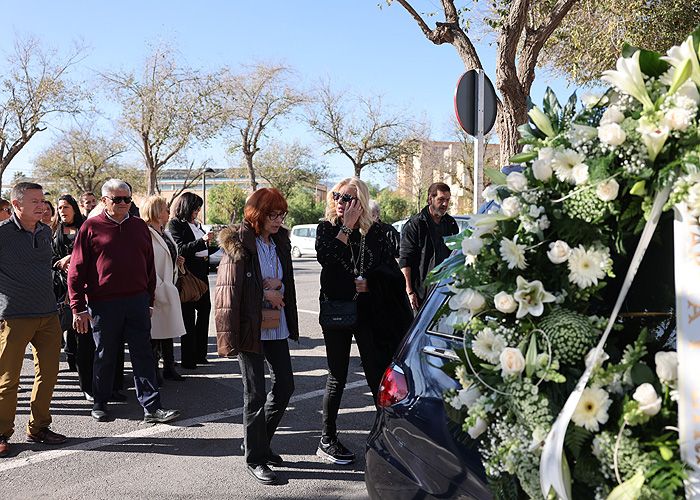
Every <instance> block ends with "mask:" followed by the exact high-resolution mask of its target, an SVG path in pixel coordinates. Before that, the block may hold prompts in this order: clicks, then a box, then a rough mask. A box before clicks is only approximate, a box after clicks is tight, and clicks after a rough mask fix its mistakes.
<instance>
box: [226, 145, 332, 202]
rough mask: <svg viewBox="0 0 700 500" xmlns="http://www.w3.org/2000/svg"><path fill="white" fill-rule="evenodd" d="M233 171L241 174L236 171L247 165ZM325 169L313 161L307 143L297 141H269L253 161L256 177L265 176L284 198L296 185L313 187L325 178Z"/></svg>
mask: <svg viewBox="0 0 700 500" xmlns="http://www.w3.org/2000/svg"><path fill="white" fill-rule="evenodd" d="M233 170H234V173H235V174H237V175H240V172H239V171H241V170H245V171H247V167H246V166H243V167H241V168H238V169H233ZM327 170H328V169H327V167H326V166H325V165H322V164H319V163H317V162H316V161H315V160H314V158H313V155H312V154H311V150H310V149H309V148H308V147H307V146H304V145H302V144H299V143H298V142H292V143H284V142H279V141H277V142H274V143H271V144H270V145H269V146H267V147H266V148H265V149H263V150H261V151H260V154H259V156H258V157H257V159H256V162H255V171H256V175H257V177H258V178H262V179H265V181H267V183H268V184H269V185H270V186H272V187H274V188H277V189H279V190H280V191H281V192H282V194H284V196H285V197H288V196H289V195H290V193H291V192H292V191H293V190H294V188H296V187H297V186H302V187H306V188H311V189H314V188H315V187H316V184H318V182H319V181H320V180H321V179H322V178H323V177H325V175H326V174H327Z"/></svg>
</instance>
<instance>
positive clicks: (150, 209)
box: [140, 194, 168, 224]
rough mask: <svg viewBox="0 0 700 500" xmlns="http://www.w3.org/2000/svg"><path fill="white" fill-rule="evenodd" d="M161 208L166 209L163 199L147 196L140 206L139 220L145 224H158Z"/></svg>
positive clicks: (165, 202) (156, 196) (166, 203)
mask: <svg viewBox="0 0 700 500" xmlns="http://www.w3.org/2000/svg"><path fill="white" fill-rule="evenodd" d="M163 207H165V208H168V202H167V201H165V198H163V197H162V196H158V195H155V194H154V195H152V196H149V197H148V198H146V201H144V202H143V205H141V210H140V212H141V218H142V219H143V220H144V221H145V222H146V223H147V224H159V223H160V221H159V220H158V219H159V218H160V212H161V211H162V210H163Z"/></svg>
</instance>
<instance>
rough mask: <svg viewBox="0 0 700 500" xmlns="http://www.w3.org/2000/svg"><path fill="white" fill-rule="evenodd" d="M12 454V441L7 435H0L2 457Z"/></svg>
mask: <svg viewBox="0 0 700 500" xmlns="http://www.w3.org/2000/svg"><path fill="white" fill-rule="evenodd" d="M9 454H10V443H8V442H7V438H6V437H5V436H0V458H2V457H6V456H7V455H9Z"/></svg>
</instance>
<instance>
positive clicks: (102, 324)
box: [88, 293, 161, 412]
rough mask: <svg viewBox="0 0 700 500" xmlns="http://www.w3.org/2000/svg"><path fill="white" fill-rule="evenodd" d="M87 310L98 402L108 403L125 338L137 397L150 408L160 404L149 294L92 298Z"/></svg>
mask: <svg viewBox="0 0 700 500" xmlns="http://www.w3.org/2000/svg"><path fill="white" fill-rule="evenodd" d="M88 312H89V313H90V316H92V336H93V338H94V339H95V362H94V367H93V378H92V390H93V397H94V398H95V403H96V404H105V403H107V401H108V400H109V396H110V395H111V394H112V388H113V387H112V386H113V383H114V369H115V364H116V363H117V359H118V353H119V350H120V349H124V342H125V341H126V343H127V344H128V345H129V357H130V358H131V366H132V371H133V372H134V386H135V387H136V398H137V399H138V400H139V403H141V406H143V408H144V409H145V410H146V411H148V412H154V411H156V410H157V409H158V408H161V404H160V392H158V384H157V383H156V369H155V361H154V359H153V350H152V349H151V315H150V311H149V308H148V294H147V293H143V294H139V295H133V296H131V297H122V298H119V299H112V300H103V301H99V302H91V303H90V304H89V306H88Z"/></svg>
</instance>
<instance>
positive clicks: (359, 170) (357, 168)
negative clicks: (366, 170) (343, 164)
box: [355, 164, 362, 179]
mask: <svg viewBox="0 0 700 500" xmlns="http://www.w3.org/2000/svg"><path fill="white" fill-rule="evenodd" d="M360 173H362V165H357V164H355V177H357V178H358V179H359V178H360Z"/></svg>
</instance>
